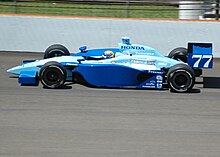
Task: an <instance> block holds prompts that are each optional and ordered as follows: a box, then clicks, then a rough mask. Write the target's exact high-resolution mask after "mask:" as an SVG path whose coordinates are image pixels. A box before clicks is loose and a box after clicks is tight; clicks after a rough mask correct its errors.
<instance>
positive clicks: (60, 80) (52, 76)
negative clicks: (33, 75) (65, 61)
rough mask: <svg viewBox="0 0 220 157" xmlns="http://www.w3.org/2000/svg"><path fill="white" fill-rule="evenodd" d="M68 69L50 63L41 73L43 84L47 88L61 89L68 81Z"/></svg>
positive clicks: (55, 63) (44, 66) (43, 67)
mask: <svg viewBox="0 0 220 157" xmlns="http://www.w3.org/2000/svg"><path fill="white" fill-rule="evenodd" d="M66 75H67V72H66V69H65V68H64V67H63V66H62V65H61V64H59V63H57V62H53V61H52V62H48V63H46V64H45V65H43V66H42V68H41V69H40V72H39V78H40V81H41V83H42V84H43V86H44V87H46V88H59V87H61V86H62V85H63V84H64V83H65V81H66Z"/></svg>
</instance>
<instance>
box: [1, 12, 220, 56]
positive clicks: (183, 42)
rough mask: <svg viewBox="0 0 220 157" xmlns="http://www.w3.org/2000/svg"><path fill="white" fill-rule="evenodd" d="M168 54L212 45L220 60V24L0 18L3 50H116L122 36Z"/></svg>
mask: <svg viewBox="0 0 220 157" xmlns="http://www.w3.org/2000/svg"><path fill="white" fill-rule="evenodd" d="M123 36H129V37H130V38H131V42H132V43H138V44H143V45H148V46H151V47H154V48H155V49H157V50H158V51H159V52H161V53H162V54H163V55H167V54H168V53H169V52H170V51H171V50H172V49H173V48H175V47H186V46H187V42H212V43H213V52H214V57H216V58H219V57H220V22H210V21H209V22H206V21H201V22H199V21H196V22H193V21H156V20H138V19H108V18H106V19H103V18H98V19H96V18H62V17H36V16H12V15H0V51H25V52H43V51H45V49H46V48H47V47H48V46H49V45H51V44H54V43H60V44H63V45H65V46H66V47H67V48H68V49H69V50H70V52H78V48H79V47H80V46H82V45H87V46H88V48H100V47H117V46H118V43H119V42H120V41H121V37H123Z"/></svg>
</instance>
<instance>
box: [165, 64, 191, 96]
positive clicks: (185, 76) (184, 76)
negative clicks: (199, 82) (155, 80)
mask: <svg viewBox="0 0 220 157" xmlns="http://www.w3.org/2000/svg"><path fill="white" fill-rule="evenodd" d="M167 83H168V85H169V87H170V90H171V92H177V93H184V92H189V91H190V90H191V89H192V88H193V86H194V84H195V73H194V71H193V69H192V68H191V67H190V66H188V65H186V64H177V65H174V66H173V67H171V68H170V69H169V71H168V73H167Z"/></svg>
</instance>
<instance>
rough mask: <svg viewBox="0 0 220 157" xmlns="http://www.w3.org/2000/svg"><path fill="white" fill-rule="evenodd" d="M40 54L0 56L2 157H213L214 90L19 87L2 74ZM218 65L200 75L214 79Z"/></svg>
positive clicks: (216, 128) (217, 127)
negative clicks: (187, 91) (177, 91)
mask: <svg viewBox="0 0 220 157" xmlns="http://www.w3.org/2000/svg"><path fill="white" fill-rule="evenodd" d="M40 58H42V54H39V53H38V54H34V53H5V52H0V100H1V101H0V156H1V157H39V156H40V157H61V156H62V157H219V156H220V89H214V88H212V89H209V88H202V85H201V84H197V85H196V86H195V90H194V91H195V92H193V93H185V94H176V93H170V92H169V90H122V89H97V88H88V87H84V86H81V85H77V84H73V85H68V86H67V87H68V88H66V89H59V90H50V89H43V88H42V86H41V85H40V86H38V87H24V86H22V87H21V86H19V84H18V83H17V79H16V78H13V77H12V75H10V74H7V73H6V69H8V68H10V67H12V66H15V65H18V64H20V63H21V62H22V60H25V59H40ZM219 68H220V62H219V61H216V60H215V63H214V69H213V70H205V72H204V75H207V76H220V73H219V72H220V70H219Z"/></svg>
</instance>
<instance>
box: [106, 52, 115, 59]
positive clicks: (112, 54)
mask: <svg viewBox="0 0 220 157" xmlns="http://www.w3.org/2000/svg"><path fill="white" fill-rule="evenodd" d="M114 57H115V54H114V52H112V51H111V50H107V51H105V52H104V53H103V58H106V59H108V58H114Z"/></svg>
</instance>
